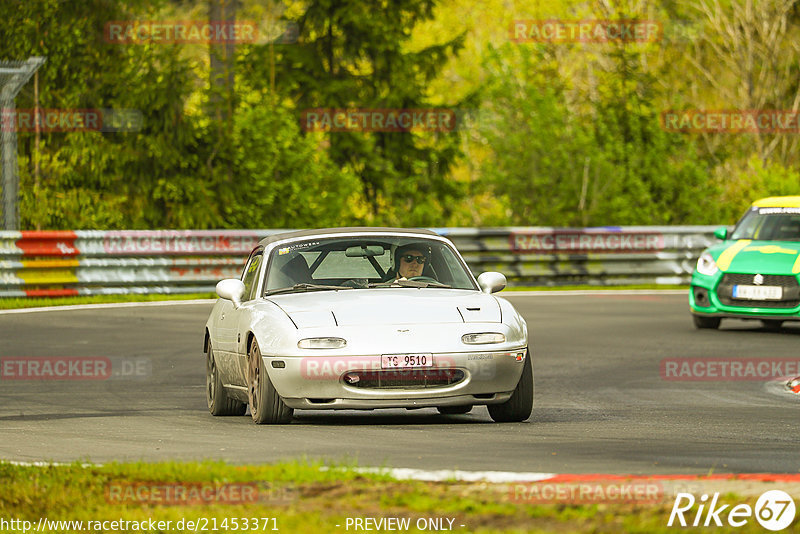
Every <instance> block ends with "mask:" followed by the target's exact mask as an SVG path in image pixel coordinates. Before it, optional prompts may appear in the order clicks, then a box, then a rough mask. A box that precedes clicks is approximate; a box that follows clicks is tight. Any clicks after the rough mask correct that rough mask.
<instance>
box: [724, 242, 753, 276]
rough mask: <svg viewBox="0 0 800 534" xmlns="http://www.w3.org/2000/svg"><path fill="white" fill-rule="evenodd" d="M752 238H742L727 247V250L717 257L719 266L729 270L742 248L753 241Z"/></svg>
mask: <svg viewBox="0 0 800 534" xmlns="http://www.w3.org/2000/svg"><path fill="white" fill-rule="evenodd" d="M751 241H752V240H751V239H741V240H739V241H737V242H736V243H734V244H733V245H731V246H729V247H728V248H726V249H725V251H724V252H723V253H722V254H720V255H719V258H717V267H719V270H720V271H727V270H728V267H730V266H731V262H732V261H733V258H735V257H736V255H737V254H738V253H739V252H741V250H742V249H743V248H744V247H746V246H747V245H749V244H750V243H751Z"/></svg>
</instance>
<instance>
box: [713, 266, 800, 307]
mask: <svg viewBox="0 0 800 534" xmlns="http://www.w3.org/2000/svg"><path fill="white" fill-rule="evenodd" d="M754 276H755V274H752V273H751V274H739V273H726V274H725V275H723V277H722V280H721V281H720V283H719V285H718V286H717V297H718V298H719V301H720V302H721V303H722V304H725V305H726V306H740V307H745V308H795V307H797V306H800V284H798V283H797V277H795V276H787V275H778V274H765V275H762V276H763V277H764V282H763V283H762V284H761V285H764V286H780V287H782V288H783V298H782V299H781V300H745V299H735V298H733V297H732V296H731V295H732V294H733V286H735V285H744V286H752V285H755V284H753V277H754Z"/></svg>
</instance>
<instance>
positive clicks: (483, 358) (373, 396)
mask: <svg viewBox="0 0 800 534" xmlns="http://www.w3.org/2000/svg"><path fill="white" fill-rule="evenodd" d="M432 356H433V367H429V368H419V369H403V370H387V369H381V355H380V354H376V355H364V356H333V355H331V356H278V355H264V356H262V358H263V360H264V367H265V368H266V369H267V372H268V373H269V377H270V380H271V381H272V384H273V386H274V387H275V389H276V391H277V392H278V394H279V395H280V396H281V398H282V399H283V401H284V403H286V405H287V406H289V407H291V408H297V409H308V410H344V409H375V408H423V407H434V406H461V405H468V404H471V405H481V404H496V403H502V402H505V401H507V400H508V399H509V398H510V397H511V394H512V393H513V391H514V388H515V387H516V386H517V383H518V382H519V379H520V377H521V376H522V369H523V364H524V358H526V357H529V356H528V355H527V348H525V347H522V348H519V349H515V350H503V351H480V352H478V351H475V352H458V353H434V354H432ZM520 356H521V358H522V359H521V360H517V358H518V357H520ZM354 375H355V376H359V378H360V380H359V382H356V383H349V382H348V380H347V379H348V378H352V377H353V376H354ZM378 376H381V377H383V378H382V379H376V378H375V377H378ZM407 379H408V380H407Z"/></svg>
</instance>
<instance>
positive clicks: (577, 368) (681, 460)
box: [0, 292, 800, 474]
mask: <svg viewBox="0 0 800 534" xmlns="http://www.w3.org/2000/svg"><path fill="white" fill-rule="evenodd" d="M500 295H501V296H503V297H505V298H508V299H509V300H510V301H511V302H512V303H513V304H514V305H515V306H516V307H517V308H518V309H519V310H520V311H521V312H522V313H523V315H524V316H525V318H526V320H527V322H528V327H529V330H530V332H531V334H532V348H533V363H534V375H535V378H534V382H535V405H534V413H533V416H532V417H531V418H530V419H529V420H528V421H527V422H525V423H520V424H495V423H492V422H491V419H490V418H489V415H488V412H487V410H486V408H485V407H476V408H474V409H473V411H472V412H471V413H469V414H468V415H461V416H442V415H439V414H438V412H436V410H434V409H423V410H417V411H405V410H386V411H372V412H356V411H346V412H322V411H315V412H296V418H295V420H294V422H293V423H292V424H290V425H287V426H256V425H255V424H253V422H252V420H251V419H250V416H249V415H247V416H243V417H212V416H211V415H210V414H209V413H208V410H207V408H206V401H205V392H204V388H205V362H204V356H203V354H202V341H203V339H202V334H203V326H204V323H205V320H206V318H207V316H208V313H209V311H210V309H211V304H210V303H206V304H180V305H168V306H163V305H161V306H136V307H125V308H109V309H92V310H80V311H48V312H37V313H22V314H0V360H3V361H2V362H0V365H2V366H4V367H3V368H2V372H3V374H2V379H0V459H5V460H15V461H24V462H33V461H72V460H91V461H94V462H110V461H114V460H140V459H141V460H146V461H158V460H188V459H203V458H214V459H224V460H228V461H231V462H236V463H261V462H271V461H276V460H285V459H297V458H309V459H317V458H323V459H327V460H333V461H341V460H349V461H356V462H357V463H358V464H359V465H361V466H391V467H411V468H421V469H463V470H471V471H484V470H492V471H516V472H520V471H524V472H553V473H639V474H651V473H697V474H706V473H709V472H715V473H725V472H784V473H792V472H793V473H796V472H798V471H799V470H800V446H799V445H800V423H798V420H799V418H798V415H799V414H800V396H794V395H791V394H788V393H785V392H783V391H782V390H781V384H780V382H778V381H765V380H755V381H754V380H738V381H731V380H719V379H717V380H713V381H676V380H665V379H664V377H663V376H662V374H663V373H662V365H661V364H662V360H664V359H671V358H722V359H726V360H727V359H738V358H754V359H759V360H769V361H770V362H771V361H772V360H783V359H790V360H795V361H800V351H799V350H798V348H800V343H799V342H800V323H787V326H785V327H784V328H783V329H781V331H779V332H769V331H767V330H765V329H762V328H761V325H760V323H757V322H744V321H723V323H722V328H721V329H720V330H719V331H714V330H704V331H698V330H695V329H694V327H693V326H692V321H691V318H690V316H689V312H688V304H687V298H686V295H684V294H681V295H675V294H637V295H622V294H612V293H609V294H604V295H599V296H595V295H537V296H531V295H523V294H514V293H511V292H504V293H501V294H500ZM76 356H94V357H98V358H99V359H98V362H100V363H99V364H98V365H100V366H101V367H100V368H99V371H100V372H101V374H102V371H103V368H102V366H103V365H110V368H111V373H112V374H111V376H109V377H108V378H106V379H100V380H91V381H87V380H44V381H43V380H18V379H13V378H18V377H14V376H10V375H9V373H11V375H14V374H15V373H16V374H19V373H20V372H22V371H24V369H22V370H21V369H20V367H19V366H20V365H22V364H20V363H19V361H20V360H19V359H20V358H22V359H25V358H30V357H50V358H70V357H76ZM9 359H10V360H9ZM58 361H66V360H59V359H54V360H50V364H51V365H53V366H55V365H56V363H57V362H58ZM25 365H27V364H25ZM42 365H44V363H42ZM58 365H59V366H61V367H60V369H61V370H63V369H64V367H63V366H64V365H65V364H64V363H60V364H58ZM54 369H55V367H54Z"/></svg>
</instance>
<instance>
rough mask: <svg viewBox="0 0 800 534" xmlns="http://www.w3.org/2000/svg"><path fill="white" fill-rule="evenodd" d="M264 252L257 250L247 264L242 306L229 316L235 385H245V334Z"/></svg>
mask: <svg viewBox="0 0 800 534" xmlns="http://www.w3.org/2000/svg"><path fill="white" fill-rule="evenodd" d="M263 260H264V251H263V250H261V249H259V250H256V251H254V252H253V254H252V255H251V256H250V259H249V261H248V263H247V267H246V268H245V270H244V273H243V275H242V283H243V284H244V294H243V295H242V305H241V306H240V307H239V308H238V309H237V310H236V311H235V315H232V316H231V319H232V321H235V322H232V323H231V324H233V325H235V330H236V344H235V347H234V351H233V353H232V358H233V360H234V361H233V366H234V374H235V376H236V380H237V385H241V386H246V385H247V373H248V361H247V351H248V350H249V349H250V347H248V346H247V338H246V335H247V332H248V331H249V330H250V326H251V325H250V321H251V320H252V317H253V314H252V309H253V306H254V305H255V304H256V302H257V300H258V299H257V297H258V289H259V280H260V279H261V278H262V275H261V272H262V270H263V269H262V266H263V263H264V261H263Z"/></svg>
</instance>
